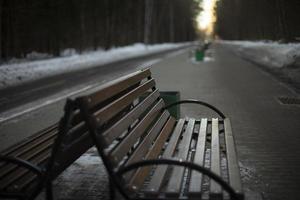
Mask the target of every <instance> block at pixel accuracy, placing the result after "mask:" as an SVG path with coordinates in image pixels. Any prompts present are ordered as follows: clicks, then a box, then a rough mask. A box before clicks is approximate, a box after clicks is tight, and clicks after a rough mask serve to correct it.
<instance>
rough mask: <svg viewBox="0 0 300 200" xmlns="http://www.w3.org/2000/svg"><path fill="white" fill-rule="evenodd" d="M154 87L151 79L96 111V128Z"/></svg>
mask: <svg viewBox="0 0 300 200" xmlns="http://www.w3.org/2000/svg"><path fill="white" fill-rule="evenodd" d="M154 86H155V82H154V80H153V79H151V80H149V81H147V82H146V83H144V84H142V85H140V86H139V87H137V88H135V89H134V90H132V91H130V92H128V93H126V94H125V95H123V96H122V97H120V98H119V99H117V100H115V101H113V102H111V103H110V104H108V105H106V106H105V107H104V108H102V109H100V110H99V111H97V112H96V113H95V114H94V116H95V118H96V121H97V122H98V126H101V125H102V124H104V123H106V122H107V121H108V120H110V119H111V118H112V117H114V116H115V115H116V114H117V113H119V112H120V111H121V110H122V109H124V108H126V107H127V106H128V105H129V104H130V103H132V102H133V100H135V99H136V98H138V97H139V96H140V95H142V94H143V93H145V92H146V91H147V90H149V89H151V88H152V87H154Z"/></svg>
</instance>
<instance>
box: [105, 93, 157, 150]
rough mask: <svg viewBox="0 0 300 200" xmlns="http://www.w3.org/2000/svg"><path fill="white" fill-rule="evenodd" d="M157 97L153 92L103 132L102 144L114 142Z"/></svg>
mask: <svg viewBox="0 0 300 200" xmlns="http://www.w3.org/2000/svg"><path fill="white" fill-rule="evenodd" d="M158 97H159V92H158V90H155V91H154V92H153V93H151V94H150V95H149V96H148V97H147V98H145V99H144V100H143V101H142V102H141V103H140V104H139V105H137V106H136V107H135V108H134V109H133V110H132V111H130V112H129V113H127V114H126V115H125V116H124V117H122V119H120V120H119V121H117V122H116V123H115V124H114V125H112V126H111V127H110V128H109V129H108V130H106V131H105V132H103V133H102V134H101V135H102V138H103V140H104V142H103V144H105V145H109V144H111V143H112V141H113V140H115V139H116V138H117V137H119V136H120V134H121V133H122V132H123V131H124V130H126V129H127V128H128V127H129V125H130V124H132V123H133V122H134V121H135V120H136V119H138V117H139V116H140V115H141V114H142V113H144V112H145V111H146V109H148V108H149V106H150V105H152V104H153V103H154V101H155V100H156V99H157V98H158Z"/></svg>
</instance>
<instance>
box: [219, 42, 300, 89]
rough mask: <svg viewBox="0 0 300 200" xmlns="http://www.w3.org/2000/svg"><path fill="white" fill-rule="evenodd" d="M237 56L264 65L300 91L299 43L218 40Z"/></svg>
mask: <svg viewBox="0 0 300 200" xmlns="http://www.w3.org/2000/svg"><path fill="white" fill-rule="evenodd" d="M220 43H221V44H224V45H226V46H227V47H229V48H230V49H231V50H232V51H234V52H235V53H236V54H238V55H239V56H241V57H243V58H245V59H246V60H249V61H251V62H254V63H256V64H259V65H260V66H263V67H265V68H266V69H267V70H268V71H269V72H271V73H273V74H275V75H276V76H277V77H279V78H280V79H281V80H282V81H283V82H286V83H287V84H289V85H291V86H292V87H293V88H294V89H295V90H296V91H298V92H300V44H299V43H290V44H280V43H278V42H250V41H220Z"/></svg>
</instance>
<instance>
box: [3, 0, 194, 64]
mask: <svg viewBox="0 0 300 200" xmlns="http://www.w3.org/2000/svg"><path fill="white" fill-rule="evenodd" d="M198 5H199V2H197V0H126V1H124V0H0V58H1V59H2V60H5V59H9V58H11V57H24V56H26V54H28V53H30V52H33V51H36V52H42V53H49V54H52V55H56V56H57V55H59V54H60V52H61V51H62V50H63V49H66V48H74V49H76V50H77V51H78V52H82V51H84V50H93V49H98V48H104V49H108V48H110V47H113V46H124V45H128V44H132V43H136V42H143V43H148V44H153V43H162V42H181V41H191V40H194V39H195V38H196V36H197V30H196V26H195V20H194V19H195V17H196V15H197V12H198Z"/></svg>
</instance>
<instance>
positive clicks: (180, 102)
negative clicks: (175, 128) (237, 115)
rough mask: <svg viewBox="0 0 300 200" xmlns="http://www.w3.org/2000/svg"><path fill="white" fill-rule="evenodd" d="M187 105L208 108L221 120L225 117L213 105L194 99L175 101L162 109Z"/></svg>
mask: <svg viewBox="0 0 300 200" xmlns="http://www.w3.org/2000/svg"><path fill="white" fill-rule="evenodd" d="M187 103H190V104H199V105H202V106H205V107H208V108H210V109H211V110H213V111H215V112H216V113H217V114H218V115H219V116H220V117H222V119H225V118H226V117H225V115H224V114H223V113H222V112H221V111H220V110H219V109H217V108H216V107H214V106H213V105H210V104H208V103H206V102H203V101H199V100H195V99H187V100H181V101H177V102H174V103H171V104H169V105H166V106H165V107H164V108H163V109H168V108H170V107H173V106H176V105H179V104H187Z"/></svg>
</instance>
